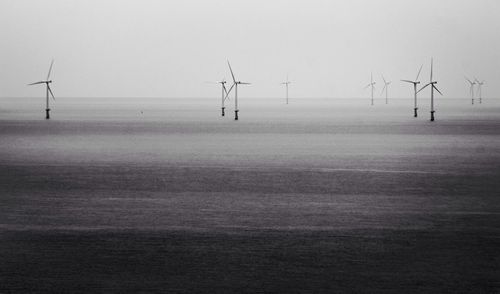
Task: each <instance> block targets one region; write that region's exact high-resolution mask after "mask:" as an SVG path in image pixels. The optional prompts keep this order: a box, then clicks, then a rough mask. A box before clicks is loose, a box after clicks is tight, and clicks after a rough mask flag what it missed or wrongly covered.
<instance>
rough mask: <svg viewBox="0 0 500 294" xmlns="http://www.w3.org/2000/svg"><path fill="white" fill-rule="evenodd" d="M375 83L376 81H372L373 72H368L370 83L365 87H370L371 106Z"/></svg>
mask: <svg viewBox="0 0 500 294" xmlns="http://www.w3.org/2000/svg"><path fill="white" fill-rule="evenodd" d="M375 84H376V82H374V81H373V73H371V74H370V83H369V84H368V85H367V86H366V87H365V89H367V88H368V87H371V88H372V106H373V90H375Z"/></svg>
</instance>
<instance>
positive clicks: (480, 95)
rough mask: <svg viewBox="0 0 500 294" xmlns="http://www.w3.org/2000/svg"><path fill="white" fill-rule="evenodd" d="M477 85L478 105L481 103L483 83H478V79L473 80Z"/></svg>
mask: <svg viewBox="0 0 500 294" xmlns="http://www.w3.org/2000/svg"><path fill="white" fill-rule="evenodd" d="M474 80H475V81H476V83H477V91H478V92H479V93H478V94H479V104H481V103H483V89H482V88H483V85H484V81H482V82H480V81H479V80H478V79H476V78H474Z"/></svg>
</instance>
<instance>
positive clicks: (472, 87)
mask: <svg viewBox="0 0 500 294" xmlns="http://www.w3.org/2000/svg"><path fill="white" fill-rule="evenodd" d="M465 79H466V80H467V82H469V84H470V96H471V99H472V105H474V86H475V85H476V82H473V81H471V80H470V79H469V78H468V77H465Z"/></svg>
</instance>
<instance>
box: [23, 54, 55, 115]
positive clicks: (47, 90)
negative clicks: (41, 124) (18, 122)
mask: <svg viewBox="0 0 500 294" xmlns="http://www.w3.org/2000/svg"><path fill="white" fill-rule="evenodd" d="M53 65H54V60H52V62H51V63H50V67H49V73H48V74H47V78H46V79H45V81H39V82H36V83H31V84H28V86H32V85H38V84H45V85H46V86H47V89H46V94H47V100H46V107H45V119H50V114H49V112H50V107H49V93H50V95H51V96H52V99H54V101H55V100H56V98H55V97H54V93H52V89H50V86H49V84H51V83H52V80H49V78H50V73H51V72H52V66H53Z"/></svg>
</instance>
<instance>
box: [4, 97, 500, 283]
mask: <svg viewBox="0 0 500 294" xmlns="http://www.w3.org/2000/svg"><path fill="white" fill-rule="evenodd" d="M238 102H239V108H240V111H239V120H237V121H236V120H234V106H233V103H234V101H233V100H232V99H231V100H230V101H227V105H226V109H225V112H226V116H224V117H223V116H221V101H220V98H217V97H214V98H141V97H138V98H95V97H93V98H89V97H81V98H64V97H61V98H57V100H56V101H51V112H50V114H51V119H50V120H46V119H45V98H43V97H38V98H0V293H129V292H132V293H134V292H141V293H443V292H449V293H498V292H500V250H499V248H500V99H492V98H489V99H487V98H484V99H483V100H482V103H481V104H480V103H479V101H478V100H477V99H476V101H475V102H476V103H475V104H474V105H471V101H470V99H452V98H439V99H436V101H435V105H436V113H435V116H436V120H435V121H434V122H431V121H430V120H429V119H430V109H429V104H430V102H429V99H428V98H425V97H422V98H420V99H419V101H418V102H419V109H418V117H417V118H415V117H413V100H412V99H403V98H399V99H397V98H394V99H389V101H388V104H386V103H385V99H380V98H378V99H375V105H373V106H371V105H370V99H368V98H352V99H334V98H331V99H327V98H323V99H320V98H300V99H298V98H295V99H294V98H290V102H289V104H285V99H282V98H280V99H278V98H268V99H265V98H248V97H240V100H239V101H238Z"/></svg>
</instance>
